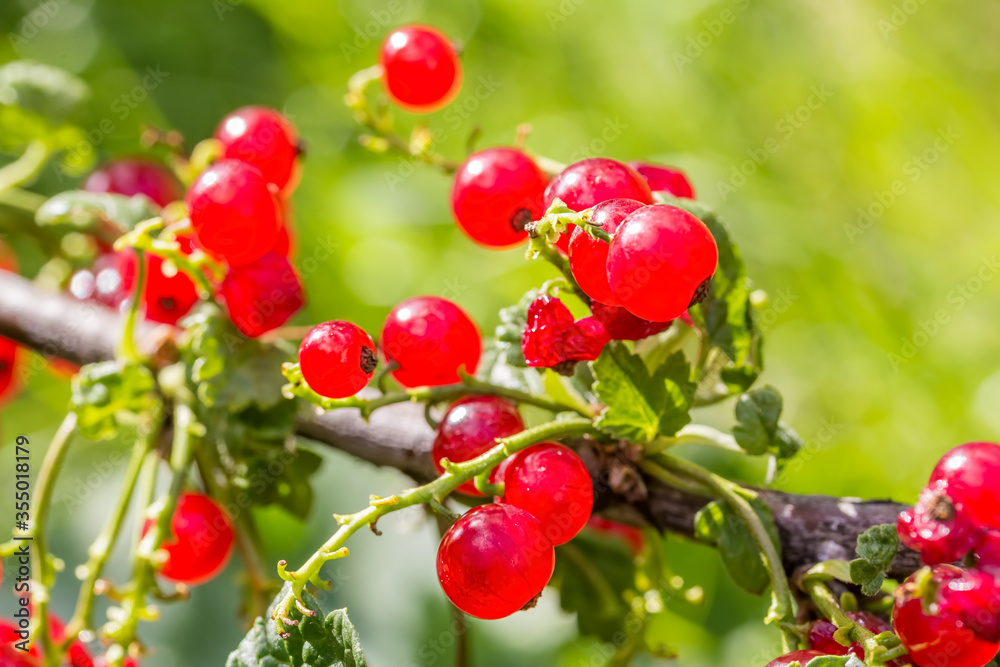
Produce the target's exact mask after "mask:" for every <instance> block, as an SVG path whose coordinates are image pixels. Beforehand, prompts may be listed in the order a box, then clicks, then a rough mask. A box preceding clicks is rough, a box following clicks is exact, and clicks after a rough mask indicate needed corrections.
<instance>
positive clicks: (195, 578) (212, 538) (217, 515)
mask: <svg viewBox="0 0 1000 667" xmlns="http://www.w3.org/2000/svg"><path fill="white" fill-rule="evenodd" d="M151 526H152V520H149V521H147V522H146V525H145V527H144V528H143V534H145V533H146V532H147V531H148V530H149V529H150V527H151ZM170 533H171V534H170V535H169V536H167V537H165V538H164V539H163V541H162V542H161V544H160V548H161V549H163V550H164V551H166V552H167V561H166V563H164V565H163V567H162V568H161V569H160V575H162V576H163V577H165V578H167V579H170V580H171V581H177V582H181V583H185V584H192V585H193V584H201V583H204V582H206V581H208V580H209V579H211V578H212V577H214V576H215V575H217V574H218V573H219V572H221V571H222V569H223V568H224V567H225V566H226V562H227V561H228V560H229V556H230V554H232V552H233V539H234V538H233V523H232V520H231V519H230V518H229V515H228V514H226V511H225V510H224V509H222V507H221V506H220V505H219V504H218V503H216V502H215V501H214V500H212V499H211V498H209V497H208V496H206V495H204V494H201V493H192V492H185V493H182V494H181V496H180V498H178V499H177V509H176V510H175V511H174V516H173V517H171V519H170Z"/></svg>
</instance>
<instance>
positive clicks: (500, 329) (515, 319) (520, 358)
mask: <svg viewBox="0 0 1000 667" xmlns="http://www.w3.org/2000/svg"><path fill="white" fill-rule="evenodd" d="M537 298H538V290H537V289H532V290H529V291H528V292H526V293H525V294H524V295H523V296H522V297H521V298H520V299H519V300H518V302H517V303H515V304H514V305H512V306H507V307H506V308H501V309H500V313H499V315H500V324H498V325H497V328H496V330H495V332H494V334H493V336H494V345H495V346H496V349H497V350H498V352H499V354H500V358H501V359H502V361H503V362H504V363H506V364H507V365H509V366H515V367H518V368H526V367H527V366H528V364H527V362H525V360H524V352H522V351H521V338H522V337H523V336H524V328H525V327H526V326H528V306H530V305H531V302H532V301H534V300H535V299H537Z"/></svg>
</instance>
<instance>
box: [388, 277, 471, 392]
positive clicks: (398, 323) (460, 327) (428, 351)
mask: <svg viewBox="0 0 1000 667" xmlns="http://www.w3.org/2000/svg"><path fill="white" fill-rule="evenodd" d="M382 352H383V353H384V354H385V358H386V360H387V361H389V362H390V363H391V362H395V363H396V365H397V368H396V369H395V370H394V371H392V376H393V377H394V378H396V381H397V382H399V383H400V384H401V385H403V386H404V387H420V386H424V385H429V386H436V385H442V384H453V383H455V382H458V381H459V380H460V379H461V378H459V375H458V371H459V369H462V368H464V369H465V372H466V373H469V374H470V375H471V374H474V373H475V372H476V368H477V367H478V366H479V356H480V354H481V353H482V341H481V340H480V335H479V327H477V326H476V323H475V322H473V321H472V319H471V318H469V316H468V315H466V314H465V311H463V310H462V309H461V308H459V307H458V306H456V305H455V304H454V303H452V302H451V301H448V300H446V299H440V298H438V297H434V296H417V297H413V298H412V299H407V300H406V301H403V302H402V303H400V304H399V305H397V306H396V307H395V308H393V309H392V312H390V313H389V316H388V317H387V318H386V320H385V325H384V326H383V327H382Z"/></svg>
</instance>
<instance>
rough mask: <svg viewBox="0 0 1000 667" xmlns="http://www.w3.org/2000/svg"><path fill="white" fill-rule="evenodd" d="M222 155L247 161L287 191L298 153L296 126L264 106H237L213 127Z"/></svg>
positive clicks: (293, 173) (294, 170)
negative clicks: (239, 107) (217, 125)
mask: <svg viewBox="0 0 1000 667" xmlns="http://www.w3.org/2000/svg"><path fill="white" fill-rule="evenodd" d="M215 138H216V139H217V140H218V141H219V143H221V144H222V155H223V157H226V158H230V159H233V160H242V161H244V162H248V163H249V164H252V165H253V166H255V167H257V169H259V170H260V173H261V174H262V175H263V176H264V180H266V181H267V182H268V183H273V184H274V185H275V186H276V187H277V188H278V190H280V191H281V192H284V193H288V192H289V191H290V190H292V189H293V188H294V187H295V176H296V161H297V159H298V156H299V149H298V141H299V139H298V136H297V135H296V133H295V128H294V127H293V126H292V124H291V123H290V122H289V121H288V119H287V118H285V117H284V116H283V115H282V114H281V113H279V112H278V111H276V110H274V109H269V108H267V107H259V106H250V107H243V108H242V109H237V110H236V111H234V112H233V113H231V114H229V115H228V116H226V117H225V118H223V119H222V122H221V123H219V127H218V128H216V130H215Z"/></svg>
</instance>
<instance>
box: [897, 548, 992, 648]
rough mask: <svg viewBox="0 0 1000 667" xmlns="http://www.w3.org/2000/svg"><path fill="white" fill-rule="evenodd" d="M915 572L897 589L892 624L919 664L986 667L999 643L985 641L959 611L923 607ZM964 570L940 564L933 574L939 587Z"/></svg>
mask: <svg viewBox="0 0 1000 667" xmlns="http://www.w3.org/2000/svg"><path fill="white" fill-rule="evenodd" d="M920 574H921V573H919V572H918V573H915V574H913V575H911V576H910V578H909V579H907V580H906V582H905V583H904V584H903V585H902V586H901V587H900V588H899V589H897V591H896V600H895V604H894V605H893V610H892V625H893V628H894V629H895V630H896V634H897V635H899V639H900V640H901V641H902V642H903V645H904V646H905V647H906V649H907V650H908V651H909V653H910V658H911V659H912V660H913V662H914V663H916V664H917V665H919V666H920V667H936V666H937V665H947V666H948V667H984V665H986V664H987V663H988V662H989V661H990V660H992V659H993V656H995V655H996V654H997V651H998V650H1000V644H995V643H991V642H987V641H983V640H982V639H979V638H977V637H976V636H975V633H973V631H972V630H971V629H969V628H968V627H966V625H965V624H964V623H963V622H962V620H961V619H960V618H959V617H958V615H957V614H956V612H955V611H954V610H953V609H951V608H948V609H942V608H940V605H937V604H935V605H932V607H931V609H930V612H931V613H927V612H925V611H924V607H923V601H922V600H921V597H920V595H919V592H918V591H917V590H916V589H917V583H916V580H917V577H918V576H919V575H920ZM961 576H962V571H961V570H960V569H958V568H957V567H953V566H951V565H937V566H935V567H934V568H933V569H932V574H931V577H932V579H933V581H934V582H935V583H936V584H937V585H938V586H939V587H945V586H947V585H948V583H949V582H951V581H954V580H956V579H959V578H961Z"/></svg>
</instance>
